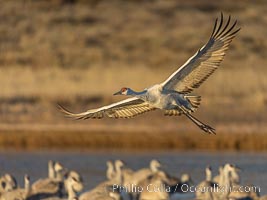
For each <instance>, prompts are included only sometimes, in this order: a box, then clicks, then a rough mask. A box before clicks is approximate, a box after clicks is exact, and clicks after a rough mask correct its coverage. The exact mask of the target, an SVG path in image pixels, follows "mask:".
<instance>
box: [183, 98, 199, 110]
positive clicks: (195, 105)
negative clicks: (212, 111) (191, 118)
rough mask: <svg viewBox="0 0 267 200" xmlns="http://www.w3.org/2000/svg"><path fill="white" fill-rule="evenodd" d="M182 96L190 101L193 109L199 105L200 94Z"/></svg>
mask: <svg viewBox="0 0 267 200" xmlns="http://www.w3.org/2000/svg"><path fill="white" fill-rule="evenodd" d="M184 97H185V98H186V99H187V100H188V101H189V102H190V104H191V105H192V107H193V108H194V109H197V108H198V107H199V106H200V101H201V96H194V95H185V96H184Z"/></svg>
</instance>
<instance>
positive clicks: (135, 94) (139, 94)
mask: <svg viewBox="0 0 267 200" xmlns="http://www.w3.org/2000/svg"><path fill="white" fill-rule="evenodd" d="M146 92H147V91H146V90H143V91H141V92H135V91H133V90H132V89H128V93H127V95H129V96H134V97H138V98H141V99H142V97H143V96H145V94H146Z"/></svg>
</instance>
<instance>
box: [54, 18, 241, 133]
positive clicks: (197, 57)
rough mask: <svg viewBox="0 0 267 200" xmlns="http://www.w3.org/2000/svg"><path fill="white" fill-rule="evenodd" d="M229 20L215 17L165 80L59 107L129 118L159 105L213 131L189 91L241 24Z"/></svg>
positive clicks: (215, 65)
mask: <svg viewBox="0 0 267 200" xmlns="http://www.w3.org/2000/svg"><path fill="white" fill-rule="evenodd" d="M236 23H237V21H235V22H234V23H231V16H229V18H228V20H227V21H226V23H225V22H224V20H223V14H221V18H220V20H218V18H217V19H216V21H215V25H214V28H213V31H212V34H211V36H210V38H209V40H208V42H207V43H206V44H205V45H204V46H203V47H202V48H201V49H199V50H198V51H197V52H196V53H195V54H194V55H193V56H192V57H191V58H189V60H188V61H187V62H186V63H185V64H184V65H182V66H181V67H180V68H179V69H178V70H177V71H175V72H174V73H173V74H172V75H171V76H170V77H169V78H168V79H167V80H166V81H164V82H163V83H160V84H156V85H153V86H152V87H149V88H147V89H144V90H143V91H141V92H136V91H134V90H132V89H130V88H127V87H123V88H121V90H120V91H119V92H116V93H115V94H114V95H127V96H131V98H128V99H125V100H123V101H120V102H117V103H113V104H111V105H108V106H103V107H101V108H97V109H91V110H88V111H85V112H82V113H78V114H74V113H72V112H70V111H68V110H66V109H65V108H64V107H62V106H60V105H59V109H60V110H61V111H62V112H63V113H65V114H66V115H67V116H69V117H74V118H76V119H88V118H103V117H104V116H107V117H110V118H130V117H134V116H136V115H139V114H142V113H144V112H147V111H151V110H155V109H162V110H164V111H165V115H169V116H172V115H182V114H183V115H185V116H186V117H188V118H189V119H190V120H191V121H192V122H194V123H195V124H196V125H197V126H198V127H199V128H201V129H202V130H203V131H205V132H207V133H213V134H215V129H214V128H212V127H210V126H209V125H207V124H204V123H202V122H201V121H200V120H198V119H197V118H196V117H194V116H192V114H191V113H193V112H194V111H195V110H196V109H197V108H198V107H199V105H200V100H201V98H200V96H194V95H190V93H191V92H192V91H193V89H195V88H198V87H199V86H200V85H201V84H202V83H203V82H204V81H205V80H206V79H207V78H208V77H209V76H210V75H211V74H212V73H213V72H214V71H215V70H216V69H217V68H218V67H219V65H220V63H221V62H222V60H223V58H224V56H225V53H226V51H227V49H228V47H229V45H230V43H231V41H232V40H233V38H234V37H235V36H236V34H237V32H238V31H239V30H240V28H236Z"/></svg>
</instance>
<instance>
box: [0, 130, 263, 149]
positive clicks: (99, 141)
mask: <svg viewBox="0 0 267 200" xmlns="http://www.w3.org/2000/svg"><path fill="white" fill-rule="evenodd" d="M73 135H75V137H73ZM129 137H130V138H131V140H129ZM40 138H42V139H40ZM0 146H1V148H2V150H3V149H5V150H7V149H16V150H21V149H24V150H36V149H50V150H52V149H54V150H58V149H64V150H65V149H72V150H74V149H76V150H77V149H79V150H97V149H98V150H99V149H125V150H135V151H138V150H139V151H143V150H150V151H152V150H160V149H165V150H195V149H198V150H210V151H220V150H227V151H266V150H267V136H266V134H257V137H256V138H255V134H246V133H239V134H228V133H224V134H220V135H217V136H214V135H207V134H205V135H204V134H196V133H177V132H165V134H161V133H159V132H153V133H152V132H136V131H128V132H118V131H116V132H113V131H108V130H106V131H99V132H94V131H67V130H65V131H52V132H49V131H34V132H32V131H26V132H25V131H20V134H19V135H18V134H17V132H14V131H8V132H5V133H0Z"/></svg>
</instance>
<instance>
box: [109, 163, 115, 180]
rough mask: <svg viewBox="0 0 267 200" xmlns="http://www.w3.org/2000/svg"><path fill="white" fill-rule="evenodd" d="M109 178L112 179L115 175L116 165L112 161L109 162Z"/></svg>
mask: <svg viewBox="0 0 267 200" xmlns="http://www.w3.org/2000/svg"><path fill="white" fill-rule="evenodd" d="M107 167H108V169H107V178H108V179H109V180H110V179H112V177H113V176H114V167H113V165H112V163H107Z"/></svg>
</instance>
